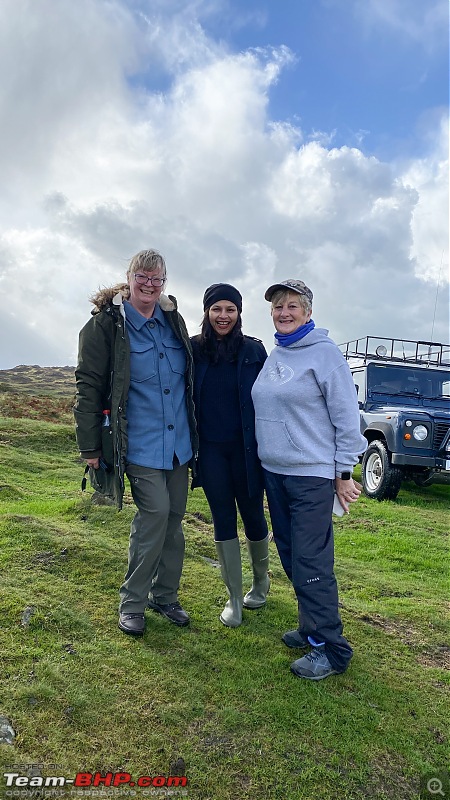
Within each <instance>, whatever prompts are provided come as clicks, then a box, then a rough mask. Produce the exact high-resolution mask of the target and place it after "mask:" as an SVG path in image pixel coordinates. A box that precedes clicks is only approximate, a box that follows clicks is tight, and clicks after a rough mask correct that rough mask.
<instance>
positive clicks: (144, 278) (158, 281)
mask: <svg viewBox="0 0 450 800" xmlns="http://www.w3.org/2000/svg"><path fill="white" fill-rule="evenodd" d="M134 280H135V281H136V283H139V284H140V285H141V286H145V285H146V284H147V283H151V285H152V286H162V285H163V283H164V282H165V280H166V279H165V278H156V277H154V276H151V275H141V273H140V272H135V274H134Z"/></svg>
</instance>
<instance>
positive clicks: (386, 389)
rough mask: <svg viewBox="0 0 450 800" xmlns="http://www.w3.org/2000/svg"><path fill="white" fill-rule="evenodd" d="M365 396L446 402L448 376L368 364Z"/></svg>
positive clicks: (434, 371) (441, 372) (449, 391)
mask: <svg viewBox="0 0 450 800" xmlns="http://www.w3.org/2000/svg"><path fill="white" fill-rule="evenodd" d="M367 393H368V394H369V395H389V396H390V397H392V396H397V395H398V396H399V397H417V398H418V397H421V398H423V399H427V400H449V398H450V372H449V371H448V370H438V369H420V368H415V367H405V366H403V365H402V366H393V365H382V364H369V365H368V368H367Z"/></svg>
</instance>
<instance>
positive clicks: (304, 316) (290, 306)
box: [271, 292, 312, 334]
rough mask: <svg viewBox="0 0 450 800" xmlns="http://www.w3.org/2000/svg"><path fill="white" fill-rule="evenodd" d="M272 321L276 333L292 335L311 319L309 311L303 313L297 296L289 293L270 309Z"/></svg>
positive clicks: (303, 310)
mask: <svg viewBox="0 0 450 800" xmlns="http://www.w3.org/2000/svg"><path fill="white" fill-rule="evenodd" d="M271 313H272V319H273V324H274V325H275V328H276V329H277V333H286V334H287V333H293V332H294V331H296V330H297V328H299V327H300V325H305V323H306V322H309V320H310V319H311V313H312V312H311V311H305V309H304V308H303V306H302V304H301V301H300V298H299V295H298V294H297V293H295V294H294V292H289V294H288V295H287V297H285V298H284V300H280V301H279V303H277V304H276V305H275V306H273V308H272V312H271Z"/></svg>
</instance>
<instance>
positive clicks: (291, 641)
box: [281, 630, 309, 647]
mask: <svg viewBox="0 0 450 800" xmlns="http://www.w3.org/2000/svg"><path fill="white" fill-rule="evenodd" d="M281 639H282V641H283V642H284V643H285V645H286V646H287V647H309V642H308V639H307V638H306V636H303V635H302V634H301V633H300V631H299V630H295V631H286V633H283V636H282V637H281Z"/></svg>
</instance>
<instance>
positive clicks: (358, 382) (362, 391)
mask: <svg viewBox="0 0 450 800" xmlns="http://www.w3.org/2000/svg"><path fill="white" fill-rule="evenodd" d="M352 375H353V381H354V383H355V388H356V392H357V397H358V402H360V403H364V401H365V399H366V371H365V370H364V369H357V370H355V371H354V372H353V373H352Z"/></svg>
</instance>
